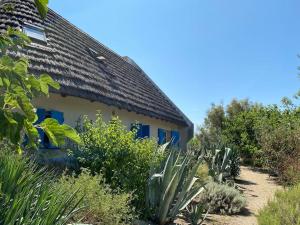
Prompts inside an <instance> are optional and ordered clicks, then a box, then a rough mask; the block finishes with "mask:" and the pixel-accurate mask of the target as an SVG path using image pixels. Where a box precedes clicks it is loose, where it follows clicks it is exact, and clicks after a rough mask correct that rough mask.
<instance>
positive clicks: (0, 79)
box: [0, 77, 3, 87]
mask: <svg viewBox="0 0 300 225" xmlns="http://www.w3.org/2000/svg"><path fill="white" fill-rule="evenodd" d="M2 86H3V81H2V78H1V77H0V87H2Z"/></svg>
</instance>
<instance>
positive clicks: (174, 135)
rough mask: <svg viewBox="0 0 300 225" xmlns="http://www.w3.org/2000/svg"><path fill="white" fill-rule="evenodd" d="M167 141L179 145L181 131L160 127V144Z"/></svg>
mask: <svg viewBox="0 0 300 225" xmlns="http://www.w3.org/2000/svg"><path fill="white" fill-rule="evenodd" d="M167 142H171V144H172V146H179V142H180V133H179V132H178V131H175V130H172V131H169V130H164V129H162V128H159V129H158V144H159V145H163V144H165V143H167Z"/></svg>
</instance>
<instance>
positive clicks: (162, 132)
mask: <svg viewBox="0 0 300 225" xmlns="http://www.w3.org/2000/svg"><path fill="white" fill-rule="evenodd" d="M166 139H167V133H166V131H165V130H164V129H161V128H159V129H158V144H159V145H163V144H165V143H166Z"/></svg>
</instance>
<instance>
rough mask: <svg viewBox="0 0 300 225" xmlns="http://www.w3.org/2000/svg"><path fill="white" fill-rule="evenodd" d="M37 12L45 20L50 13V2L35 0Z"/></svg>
mask: <svg viewBox="0 0 300 225" xmlns="http://www.w3.org/2000/svg"><path fill="white" fill-rule="evenodd" d="M34 2H35V5H36V8H37V10H38V11H39V13H40V15H41V17H42V19H45V18H46V16H47V13H48V3H49V1H48V0H34Z"/></svg>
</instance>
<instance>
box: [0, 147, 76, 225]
mask: <svg viewBox="0 0 300 225" xmlns="http://www.w3.org/2000/svg"><path fill="white" fill-rule="evenodd" d="M75 194H76V193H75V192H74V194H68V193H65V191H62V190H57V189H56V188H54V186H53V185H52V181H51V177H49V175H48V174H47V173H46V172H44V171H42V170H38V169H37V168H36V167H34V165H33V164H31V163H28V162H27V161H26V160H24V159H21V158H20V157H19V156H15V155H11V154H4V153H3V152H1V153H0V209H1V210H0V224H5V225H62V224H66V223H67V221H68V219H69V218H70V216H72V214H73V213H74V212H75V211H76V210H75V209H76V208H77V206H78V204H79V201H78V202H77V203H76V202H75ZM70 206H73V207H70Z"/></svg>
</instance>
